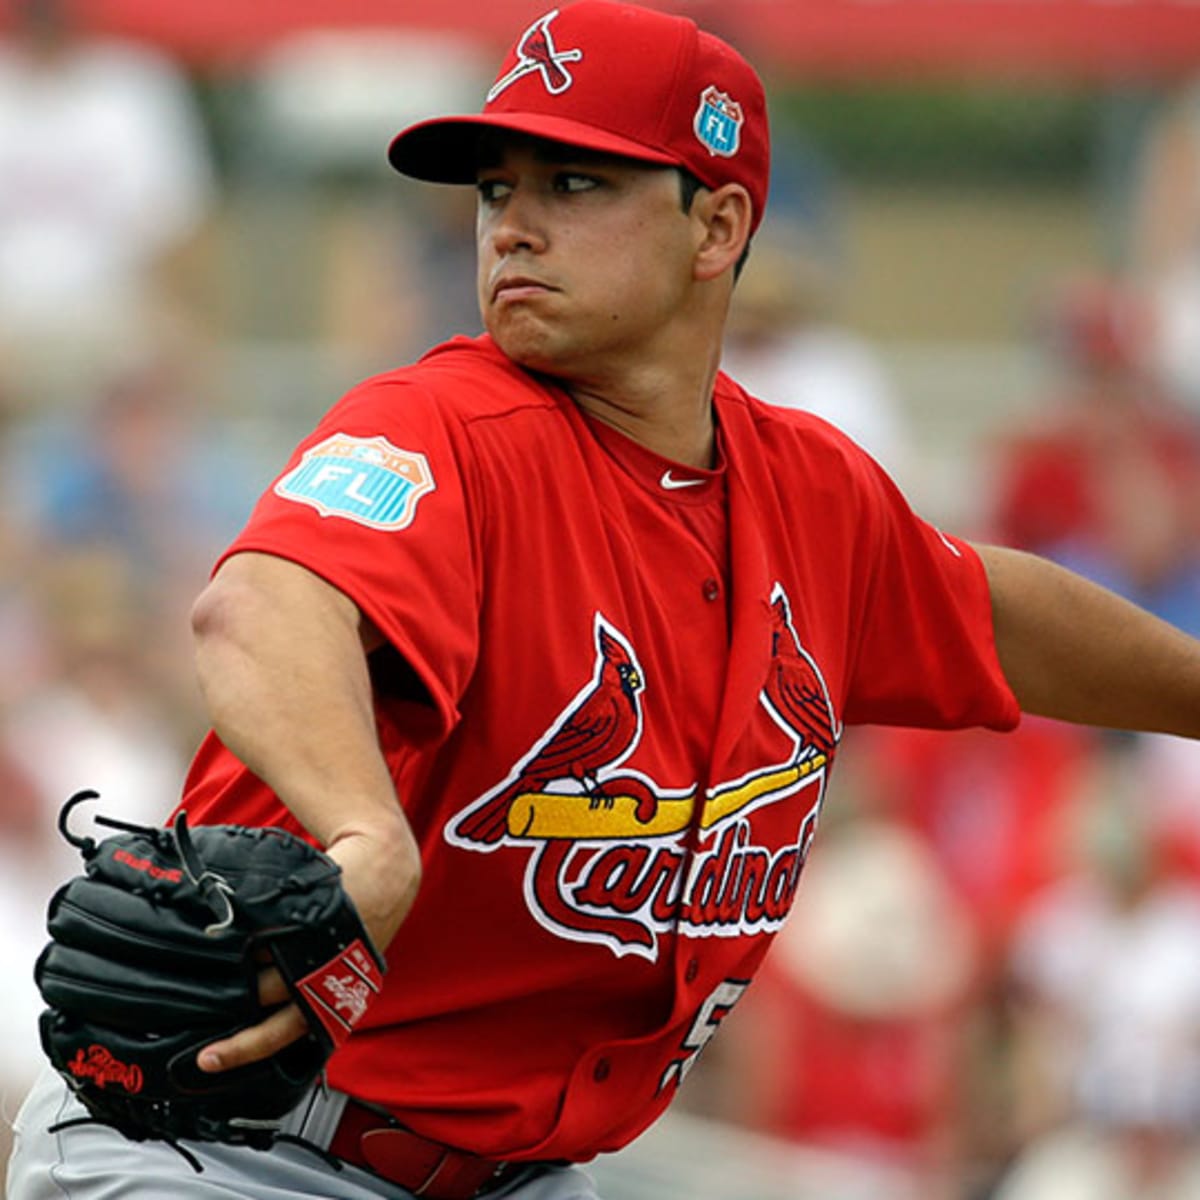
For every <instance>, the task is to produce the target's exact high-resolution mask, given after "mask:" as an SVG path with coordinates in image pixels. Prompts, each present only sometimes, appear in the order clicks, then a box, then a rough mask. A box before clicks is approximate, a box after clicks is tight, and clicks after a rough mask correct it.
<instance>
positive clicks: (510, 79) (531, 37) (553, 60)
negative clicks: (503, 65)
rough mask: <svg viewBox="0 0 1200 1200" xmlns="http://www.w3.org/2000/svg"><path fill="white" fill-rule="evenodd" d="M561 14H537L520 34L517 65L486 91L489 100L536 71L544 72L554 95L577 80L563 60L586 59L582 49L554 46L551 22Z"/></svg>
mask: <svg viewBox="0 0 1200 1200" xmlns="http://www.w3.org/2000/svg"><path fill="white" fill-rule="evenodd" d="M557 16H558V9H557V8H556V9H554V10H553V11H552V12H548V13H547V14H546V15H545V16H544V17H538V19H537V20H536V21H534V23H533V24H532V25H530V27H529V28H528V29H527V30H525V32H524V33H523V34H521V37H520V40H519V41H518V42H517V64H516V66H515V67H513V68H512V70H511V71H506V72H505V73H504V74H503V75H501V76H500V78H499V79H497V80H496V82H495V83H493V84H492V87H491V91H489V92H488V94H487V103H488V104H491V102H492V101H493V100H495V98H496V97H497V96H499V95H500V93H501V92H503V91H505V90H506V89H507V88H510V87H512V85H513V84H514V83H516V82H517V80H518V79H523V78H524V77H525V76H526V75H528V74H530V73H531V72H533V71H540V72H541V73H542V82H543V83H544V84H545V85H546V91H548V92H549V93H550V94H551V95H552V96H557V95H558V94H559V93H560V92H565V91H566V90H567V88H569V87H570V86H571V84H573V83H574V82H575V80H574V79H573V78H572V76H571V73H570V71H568V70H567V68H566V67H565V66H564V65H563V64H564V63H570V62H578V61H579V60H580V59H581V58H583V51H582V50H559V49H558V48H557V47H556V46H555V45H554V35H553V34H552V33H551V32H550V23H551V22H552V21H553V20H554V18H555V17H557Z"/></svg>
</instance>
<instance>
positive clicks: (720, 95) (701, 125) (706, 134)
mask: <svg viewBox="0 0 1200 1200" xmlns="http://www.w3.org/2000/svg"><path fill="white" fill-rule="evenodd" d="M744 119H745V118H744V117H743V115H742V106H741V105H740V104H739V103H738V102H737V101H736V100H733V99H731V98H730V97H729V96H727V95H726V94H725V93H724V92H722V91H719V90H718V89H717V88H715V87H712V86H711V85H710V86H709V87H706V88H705V89H704V91H703V92H701V93H700V106H699V108H697V109H696V117H695V120H694V121H693V122H692V128H693V129H695V131H696V136H697V137H698V138H699V139H700V144H701V145H702V146H704V148H705V149H706V150H707V151H708V152H709V154H717V155H720V156H721V157H722V158H732V157H733V156H734V155H735V154H736V153H737V152H738V150H739V149H740V148H741V144H742V122H743V120H744Z"/></svg>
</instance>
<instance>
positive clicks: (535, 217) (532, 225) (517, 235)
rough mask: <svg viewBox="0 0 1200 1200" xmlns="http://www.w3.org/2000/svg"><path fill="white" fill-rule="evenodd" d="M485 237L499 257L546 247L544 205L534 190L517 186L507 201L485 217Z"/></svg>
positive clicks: (533, 251) (538, 250)
mask: <svg viewBox="0 0 1200 1200" xmlns="http://www.w3.org/2000/svg"><path fill="white" fill-rule="evenodd" d="M484 232H485V236H487V238H488V239H489V240H490V241H491V243H492V247H493V249H494V250H495V251H496V253H497V254H499V255H500V256H502V257H503V256H506V255H510V254H513V253H516V252H517V251H521V250H525V251H529V252H532V253H535V254H537V253H540V252H541V251H542V250H544V249H545V248H546V244H547V231H546V226H545V221H544V220H543V215H542V213H541V207H540V205H539V204H538V201H537V198H536V195H535V193H534V192H533V190H532V189H522V188H520V187H514V188H513V189H512V191H511V192H509V194H508V196H507V197H506V199H505V201H504V203H503V204H502V205H500V206H498V207H497V208H496V209H495V210H494V211H493V212H490V213H488V214H487V216H486V217H485V218H484Z"/></svg>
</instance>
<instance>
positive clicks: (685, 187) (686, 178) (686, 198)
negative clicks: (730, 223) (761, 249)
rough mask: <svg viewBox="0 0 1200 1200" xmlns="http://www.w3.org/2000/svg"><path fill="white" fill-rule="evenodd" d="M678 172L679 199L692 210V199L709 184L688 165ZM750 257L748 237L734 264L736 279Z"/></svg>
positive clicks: (686, 209)
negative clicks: (688, 167) (702, 180)
mask: <svg viewBox="0 0 1200 1200" xmlns="http://www.w3.org/2000/svg"><path fill="white" fill-rule="evenodd" d="M675 170H676V172H677V173H678V175H679V201H680V203H681V204H682V205H683V211H684V212H691V211H692V201H693V200H695V199H696V193H697V192H699V191H701V190H704V191H707V190H708V185H707V184H705V183H702V182H701V181H700V180H699V179H698V178H697V177H696V176H695V175H693V174H692V173H691V171H689V170H688V169H687V167H676V168H675ZM749 257H750V239H747V241H746V244H745V246H743V247H742V253H741V256H740V257H739V258H738V260H737V262H736V263H734V266H733V277H734V279H735V280H736V279H737V278H738V276H739V275H741V273H742V268H743V267H744V266H745V265H746V259H748V258H749Z"/></svg>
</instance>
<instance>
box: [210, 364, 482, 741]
mask: <svg viewBox="0 0 1200 1200" xmlns="http://www.w3.org/2000/svg"><path fill="white" fill-rule="evenodd" d="M470 472H471V463H470V456H469V453H468V451H467V450H466V442H465V439H464V438H463V437H462V436H461V433H460V432H459V431H458V429H457V426H456V424H455V422H454V419H453V418H452V417H450V416H448V415H447V414H446V412H445V411H444V407H443V406H441V405H439V404H438V402H437V399H436V397H434V396H432V395H431V394H429V393H428V392H427V391H426V390H425V389H424V388H423V387H421V386H420V385H419V384H416V383H412V382H407V381H400V380H395V379H389V378H388V377H381V378H377V379H375V380H369V381H367V382H366V383H364V384H362V385H360V386H359V387H358V388H356V389H354V390H353V391H351V392H350V393H349V394H348V395H347V396H346V397H345V398H344V399H343V400H342V401H341V402H340V403H339V404H337V405H335V406H334V407H333V408H332V409H331V410H330V411H329V413H328V414H327V415H326V416H325V418H324V419H323V420H322V421H321V423H320V424H319V425H318V427H317V428H316V429H315V430H314V432H313V433H312V434H311V435H310V436H309V437H308V438H306V439H305V440H304V441H303V442H301V443H300V445H299V446H298V447H297V448H296V450H295V452H294V453H293V455H292V457H291V459H290V460H289V462H288V463H287V465H286V467H285V469H284V470H283V472H282V473H281V474H280V475H279V477H278V478H277V479H276V480H275V481H274V483H273V484H272V486H271V487H270V488H269V489H268V490H267V491H266V492H265V493H264V494H263V496H262V497H261V498H260V500H259V501H258V503H257V505H256V506H255V508H254V510H253V512H252V513H251V516H250V519H249V521H248V522H247V524H246V526H245V528H244V529H243V530H242V532H241V533H240V535H239V536H238V537H237V539H236V540H235V541H234V542H233V544H232V545H231V546H230V547H229V548H228V549H227V550H226V551H225V553H224V554H223V555H222V556H221V559H220V560H219V562H218V564H217V565H218V567H219V566H220V562H223V561H225V559H227V558H229V557H230V556H232V555H234V554H238V553H241V552H244V551H257V552H261V553H266V554H273V555H276V556H278V557H280V558H285V559H288V560H290V561H292V562H295V563H298V564H299V565H301V566H303V567H305V568H306V569H308V570H310V571H312V572H313V573H314V574H316V575H319V576H320V577H321V578H323V579H324V580H326V581H327V582H328V583H330V584H332V585H333V586H334V587H336V588H337V589H338V590H339V591H341V592H343V593H344V594H345V595H347V596H348V597H349V598H350V599H351V600H353V601H354V602H355V604H356V605H357V606H358V607H359V609H360V610H361V611H362V612H363V613H364V614H365V615H366V616H367V617H368V618H369V619H370V620H371V621H372V622H373V623H374V625H375V626H376V628H377V629H378V630H379V632H380V633H381V634H382V635H383V637H384V638H385V639H386V640H387V641H388V642H389V643H390V644H391V645H392V646H393V647H395V649H396V650H397V651H398V652H399V654H400V655H401V656H402V657H403V658H404V660H405V661H406V662H407V663H408V665H409V667H410V668H411V669H412V670H413V671H414V672H415V673H416V675H417V677H418V679H419V680H420V683H421V684H422V685H423V686H424V688H425V690H426V691H427V692H428V694H429V696H430V697H431V698H432V701H433V705H434V708H435V709H436V712H437V716H438V726H439V727H440V730H441V732H442V733H443V734H444V733H445V732H446V731H448V730H449V729H450V728H451V727H452V726H453V725H454V723H455V722H456V720H457V717H458V708H457V705H458V700H459V698H460V697H461V695H462V693H463V691H464V690H465V688H466V685H467V681H468V680H469V678H470V675H471V673H472V670H473V668H474V664H475V660H476V655H477V648H478V632H477V631H478V612H479V600H478V597H479V580H478V555H477V553H476V548H477V543H476V527H475V525H474V524H473V516H474V515H475V514H473V511H472V503H471V500H470V499H469V492H470V491H471V489H470V486H469V483H468V482H466V478H465V477H466V476H468V475H470Z"/></svg>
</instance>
